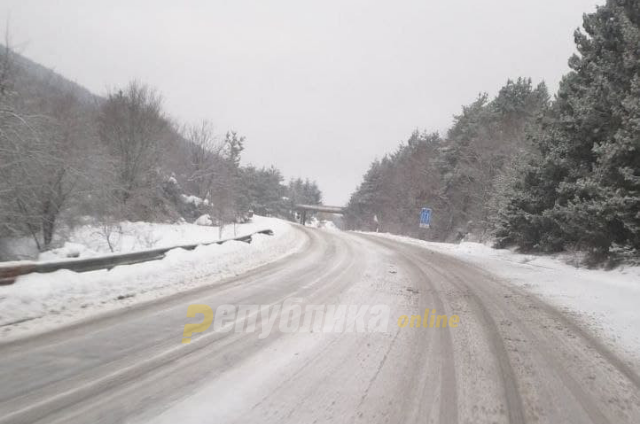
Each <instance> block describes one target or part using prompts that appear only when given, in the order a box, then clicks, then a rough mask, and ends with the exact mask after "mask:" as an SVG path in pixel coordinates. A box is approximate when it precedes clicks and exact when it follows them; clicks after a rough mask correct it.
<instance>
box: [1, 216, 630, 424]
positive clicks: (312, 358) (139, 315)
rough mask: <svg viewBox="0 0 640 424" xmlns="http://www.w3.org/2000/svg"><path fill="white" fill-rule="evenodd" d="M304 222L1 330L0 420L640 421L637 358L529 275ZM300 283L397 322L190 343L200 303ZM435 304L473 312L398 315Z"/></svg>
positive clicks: (311, 296) (263, 296)
mask: <svg viewBox="0 0 640 424" xmlns="http://www.w3.org/2000/svg"><path fill="white" fill-rule="evenodd" d="M296 231H301V232H304V236H305V237H306V238H307V241H306V242H305V245H304V247H303V248H302V249H301V250H300V251H298V252H297V253H295V254H294V255H292V256H289V257H287V258H284V259H281V260H279V261H277V262H273V263H271V264H268V265H265V266H262V267H260V268H257V269H254V270H252V271H249V272H247V273H245V274H243V275H240V276H236V277H231V278H229V279H227V280H224V281H222V282H218V283H216V284H215V285H211V286H204V287H197V288H194V289H192V290H191V291H188V292H184V293H179V294H175V295H173V296H171V297H168V298H165V299H159V300H156V301H154V302H153V303H148V304H144V305H140V306H138V307H136V308H131V309H128V310H125V311H122V312H120V313H116V314H111V315H108V316H103V317H101V318H96V319H93V320H91V321H86V322H82V323H79V324H76V325H75V326H73V327H67V328H62V329H59V330H55V331H51V332H49V333H46V334H44V335H40V336H38V337H32V338H27V339H23V340H18V341H14V342H11V343H5V344H3V345H0V381H1V382H2V384H0V423H35V422H38V423H39V422H41V423H98V422H104V423H119V422H136V423H144V422H149V423H175V422H179V423H181V424H187V423H224V422H238V423H246V422H259V423H312V422H317V423H322V422H339V423H342V422H355V423H359V422H362V423H383V422H385V423H413V422H415V423H429V422H433V423H485V422H486V423H507V422H512V423H521V422H531V423H534V422H535V423H538V422H540V423H638V422H640V377H639V370H638V367H637V364H635V363H633V362H630V361H629V360H626V359H623V358H621V357H619V356H617V355H616V354H614V353H613V352H612V351H611V350H609V348H607V347H606V346H604V344H603V343H601V342H600V341H599V340H598V339H596V338H595V337H593V336H591V335H590V333H588V332H587V331H585V330H584V329H582V327H581V326H579V325H578V324H576V323H575V322H573V321H572V319H571V318H568V317H567V316H565V315H563V313H561V312H559V311H558V310H557V309H555V308H554V307H552V306H550V305H548V304H546V303H544V302H543V301H541V300H540V299H539V298H538V297H535V296H533V295H531V294H529V293H528V292H526V291H524V289H522V288H519V287H517V286H515V285H513V284H510V283H509V282H507V281H503V280H501V279H499V278H498V277H495V276H494V275H492V274H489V273H487V272H486V271H483V269H482V268H481V266H479V265H477V264H476V265H474V264H470V263H467V262H464V261H462V260H460V259H458V258H455V257H452V256H447V255H445V254H442V253H437V252H433V251H428V250H426V249H423V248H421V247H419V246H414V245H410V244H404V243H401V242H398V241H395V240H390V239H384V238H380V237H375V236H370V235H363V234H351V233H341V232H337V231H323V230H314V229H303V228H300V227H297V230H296ZM287 298H296V299H302V300H303V301H304V302H305V303H308V304H315V305H322V304H346V305H353V304H368V305H377V304H383V305H388V306H389V307H390V311H391V314H390V320H389V326H388V331H387V332H367V333H324V332H312V333H299V332H293V333H283V332H280V331H272V332H271V333H270V334H269V336H268V337H266V338H260V337H259V335H260V331H256V332H227V333H219V332H215V331H213V329H209V330H207V331H205V332H203V333H202V334H199V335H194V336H193V341H192V342H191V343H190V344H181V339H182V335H183V329H184V325H185V324H186V323H188V322H194V321H193V319H187V318H185V317H186V310H187V306H188V305H190V304H194V303H198V304H206V305H209V306H211V307H212V308H214V310H215V307H216V306H217V305H222V304H231V305H239V304H245V305H249V304H260V305H270V304H275V303H278V302H282V301H283V300H284V299H287ZM425 309H436V310H437V311H438V313H446V314H448V315H450V316H451V315H454V314H456V315H458V316H459V317H460V323H459V325H458V327H457V328H446V329H445V328H411V327H409V326H406V327H403V328H401V327H399V326H398V324H397V322H398V318H399V317H400V316H401V315H409V316H411V315H414V314H422V313H423V311H424V310H425ZM257 325H258V326H259V327H260V326H262V325H264V323H263V322H262V321H261V320H258V324H257Z"/></svg>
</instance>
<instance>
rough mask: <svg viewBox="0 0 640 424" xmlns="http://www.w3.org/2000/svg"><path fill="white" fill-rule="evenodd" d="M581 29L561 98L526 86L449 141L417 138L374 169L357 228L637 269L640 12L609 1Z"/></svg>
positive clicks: (484, 103)
mask: <svg viewBox="0 0 640 424" xmlns="http://www.w3.org/2000/svg"><path fill="white" fill-rule="evenodd" d="M583 26H584V30H578V31H576V34H575V41H576V45H577V49H578V53H577V54H576V55H574V56H573V57H572V58H571V59H570V60H569V65H570V68H571V72H570V73H569V74H567V75H566V76H564V78H563V79H562V82H561V84H560V87H559V90H558V93H557V94H556V96H555V97H554V99H551V98H550V96H549V95H548V92H547V88H546V86H545V85H544V84H539V85H537V86H535V87H534V86H533V85H532V82H531V80H530V79H524V78H520V79H518V80H516V81H509V82H507V84H506V85H505V86H504V87H503V88H502V89H501V90H500V92H499V93H498V95H497V96H496V97H495V98H494V99H491V100H489V97H488V96H487V95H486V94H483V95H481V96H480V97H479V98H478V99H477V100H476V101H475V102H473V103H472V104H470V105H468V106H465V107H463V110H462V113H461V114H460V115H459V116H456V117H455V121H454V124H453V126H452V128H451V129H450V130H449V131H448V133H447V134H446V136H445V137H441V136H439V135H438V134H429V133H422V132H415V133H414V134H412V136H411V137H410V138H409V140H408V141H407V142H406V143H404V144H402V145H401V146H400V147H399V148H398V149H397V151H396V152H394V153H392V154H389V155H387V156H385V157H384V158H383V159H382V160H377V161H375V162H374V163H373V164H372V165H371V167H370V169H369V170H368V172H367V173H366V175H365V176H364V181H363V182H362V184H361V185H360V186H359V187H358V188H357V190H356V191H355V193H353V195H352V197H351V199H350V202H349V204H348V209H347V211H348V213H347V216H346V218H347V224H348V226H349V227H350V228H359V229H375V228H377V227H379V228H380V230H381V231H390V232H394V233H400V234H406V235H411V236H414V237H419V238H423V239H431V240H446V241H456V240H461V239H463V238H465V239H469V238H474V239H480V240H494V241H495V242H496V244H497V245H498V246H500V247H509V246H515V247H518V248H520V249H521V250H524V251H540V252H560V251H567V250H571V251H574V250H575V251H580V252H585V253H586V254H587V255H586V259H587V261H588V262H590V263H602V262H604V261H607V263H608V264H615V263H618V262H619V261H621V260H628V261H637V260H638V256H639V253H640V192H639V190H640V48H639V46H640V3H639V2H628V1H621V0H608V1H607V2H606V4H605V5H603V6H601V7H599V8H598V9H597V11H596V12H595V13H592V14H589V15H585V17H584V24H583ZM425 206H428V207H431V208H432V209H433V218H432V219H433V221H432V226H431V229H428V230H425V229H420V228H419V227H418V225H417V220H418V217H419V213H420V208H422V207H425ZM376 221H377V222H376Z"/></svg>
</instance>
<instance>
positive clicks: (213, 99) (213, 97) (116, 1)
mask: <svg viewBox="0 0 640 424" xmlns="http://www.w3.org/2000/svg"><path fill="white" fill-rule="evenodd" d="M601 3H602V0H601V1H596V0H524V1H522V0H451V1H443V0H437V1H436V0H395V1H390V0H389V1H374V0H322V1H320V0H316V1H310V0H226V1H222V0H219V1H215V0H198V1H196V0H192V1H178V0H152V1H151V0H149V1H134V0H104V1H87V0H64V1H54V0H0V23H2V26H4V22H6V21H7V20H9V22H10V30H11V34H12V39H13V42H14V44H16V45H19V47H20V50H21V51H22V53H23V54H24V55H25V56H28V57H29V58H31V59H33V60H35V61H37V62H39V63H41V64H43V65H45V66H48V67H50V68H53V69H55V70H56V71H57V72H59V73H61V74H62V75H64V76H66V77H67V78H69V79H71V80H74V81H76V82H78V83H79V84H81V85H84V86H85V87H87V88H89V89H90V90H91V91H93V92H95V93H98V94H104V92H105V91H106V89H107V88H108V87H117V86H121V85H124V84H126V83H127V82H128V81H129V80H131V79H133V78H137V79H139V80H142V81H144V82H146V83H148V84H150V85H152V86H154V87H155V88H157V89H158V90H159V91H160V92H162V94H163V96H164V99H165V105H166V109H167V111H168V112H169V114H170V115H171V116H173V117H174V118H176V119H178V120H180V121H183V122H195V121H198V120H202V119H209V120H211V121H212V122H213V123H214V124H215V126H216V129H217V131H218V132H219V133H220V134H223V133H224V132H225V131H226V130H228V129H235V130H237V131H238V132H239V133H241V134H243V135H245V136H246V137H247V143H246V151H245V163H247V162H251V163H254V164H256V165H269V164H274V165H276V166H277V167H278V168H280V169H281V170H282V171H283V172H284V173H285V176H286V177H287V178H288V177H293V176H307V177H310V178H313V179H316V180H317V181H318V183H319V184H320V187H321V189H322V190H323V192H324V197H325V204H338V205H339V204H344V203H345V202H346V201H347V200H348V198H349V195H350V193H351V192H352V191H353V190H354V189H355V187H356V186H357V185H358V184H359V183H360V180H361V178H362V175H363V173H364V172H365V171H366V170H367V168H368V166H369V164H370V162H371V161H372V160H373V159H375V158H380V157H382V156H383V155H384V154H385V153H387V152H390V151H392V150H393V149H395V147H396V146H397V144H398V143H399V142H400V141H403V140H406V139H407V138H408V136H409V135H410V134H411V132H412V131H413V130H414V129H415V128H420V129H426V130H430V131H441V132H443V131H444V130H446V128H447V127H448V126H449V125H450V123H451V120H452V116H453V115H454V114H457V113H458V112H459V111H460V108H461V105H463V104H468V103H470V102H471V101H473V100H474V99H475V98H476V96H477V94H478V93H479V92H482V91H486V92H488V93H490V94H491V95H493V94H495V93H496V92H497V90H498V89H499V88H500V87H501V86H502V85H503V84H504V83H505V82H506V80H507V79H508V78H517V77H518V76H530V77H532V78H533V79H534V81H535V82H538V81H540V80H542V79H544V80H545V81H547V83H548V84H549V86H550V88H551V89H552V90H555V89H556V87H557V83H558V80H559V78H560V77H561V75H562V74H563V73H565V72H566V71H567V69H568V68H567V65H566V64H567V59H568V58H569V56H570V55H571V54H572V53H573V52H574V44H573V31H574V30H575V29H576V28H577V27H578V26H579V25H580V24H581V19H582V14H583V13H585V12H590V11H592V10H594V9H595V5H596V4H601ZM9 17H10V18H9Z"/></svg>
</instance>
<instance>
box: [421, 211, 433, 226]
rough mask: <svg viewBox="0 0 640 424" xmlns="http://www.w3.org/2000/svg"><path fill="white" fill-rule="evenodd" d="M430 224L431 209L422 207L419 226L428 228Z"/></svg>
mask: <svg viewBox="0 0 640 424" xmlns="http://www.w3.org/2000/svg"><path fill="white" fill-rule="evenodd" d="M430 226H431V209H429V208H422V212H421V213H420V228H429V227H430Z"/></svg>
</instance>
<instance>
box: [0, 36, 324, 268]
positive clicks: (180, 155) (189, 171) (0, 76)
mask: <svg viewBox="0 0 640 424" xmlns="http://www.w3.org/2000/svg"><path fill="white" fill-rule="evenodd" d="M7 44H8V43H7ZM245 142H246V140H245V138H244V137H242V136H240V135H239V134H238V133H236V132H234V131H229V132H227V133H226V135H224V136H223V137H219V136H218V135H217V134H216V133H215V132H214V130H213V125H212V124H211V123H210V122H207V121H205V122H201V123H198V124H196V125H178V124H176V123H175V122H174V121H173V120H172V119H171V118H170V117H168V116H167V115H166V113H165V111H164V110H163V105H162V98H161V96H160V95H159V94H158V93H157V92H156V91H155V90H153V89H152V88H150V87H148V86H147V85H145V84H143V83H141V82H137V81H134V82H131V83H130V84H128V85H127V86H126V87H122V88H120V89H117V90H112V91H110V92H109V93H107V94H106V96H105V97H98V96H94V95H93V94H91V93H89V92H88V91H87V90H85V89H84V88H82V87H80V86H78V85H76V84H74V83H72V82H70V81H68V80H65V79H64V78H62V77H61V76H59V75H57V74H55V73H54V72H53V71H50V70H48V69H46V68H43V67H41V66H40V65H37V64H35V63H33V62H31V61H29V60H28V59H26V58H24V57H22V56H20V55H19V54H17V53H15V52H13V51H12V50H11V49H10V48H5V47H2V46H0V244H1V242H2V240H5V241H6V240H15V239H17V238H25V237H28V238H29V239H30V240H32V242H33V243H34V244H35V246H36V247H37V250H39V251H44V250H48V249H50V248H51V247H52V246H53V245H54V244H55V243H56V242H61V241H64V240H63V239H64V234H65V232H68V231H69V230H70V229H71V228H73V226H74V225H76V224H78V223H80V222H81V223H89V224H92V225H96V226H97V227H99V228H101V229H102V230H103V231H104V233H105V237H107V238H108V235H109V232H110V231H111V229H112V228H113V227H114V226H116V225H118V223H119V222H122V221H125V220H129V221H136V220H141V221H158V222H177V221H180V220H182V219H184V220H186V221H188V222H193V221H194V220H195V219H197V218H198V217H200V216H202V215H205V214H206V215H209V216H210V219H211V222H212V223H213V224H218V225H221V226H222V225H225V224H228V223H234V222H242V221H243V220H245V219H246V217H247V216H248V213H249V211H251V210H253V211H255V212H256V213H260V214H265V215H274V216H280V217H284V218H293V213H294V212H293V210H292V209H293V204H294V203H296V202H304V203H315V204H319V203H321V201H322V194H321V192H320V190H319V188H318V186H317V184H316V183H315V182H313V181H309V180H304V181H303V180H302V179H292V180H291V181H290V182H289V183H288V184H285V183H284V177H283V175H282V174H281V172H280V171H279V170H278V169H276V168H275V167H263V168H257V167H254V166H251V165H247V166H244V165H242V164H241V156H242V152H243V149H244V145H245ZM0 256H1V255H0ZM0 260H2V258H0Z"/></svg>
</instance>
